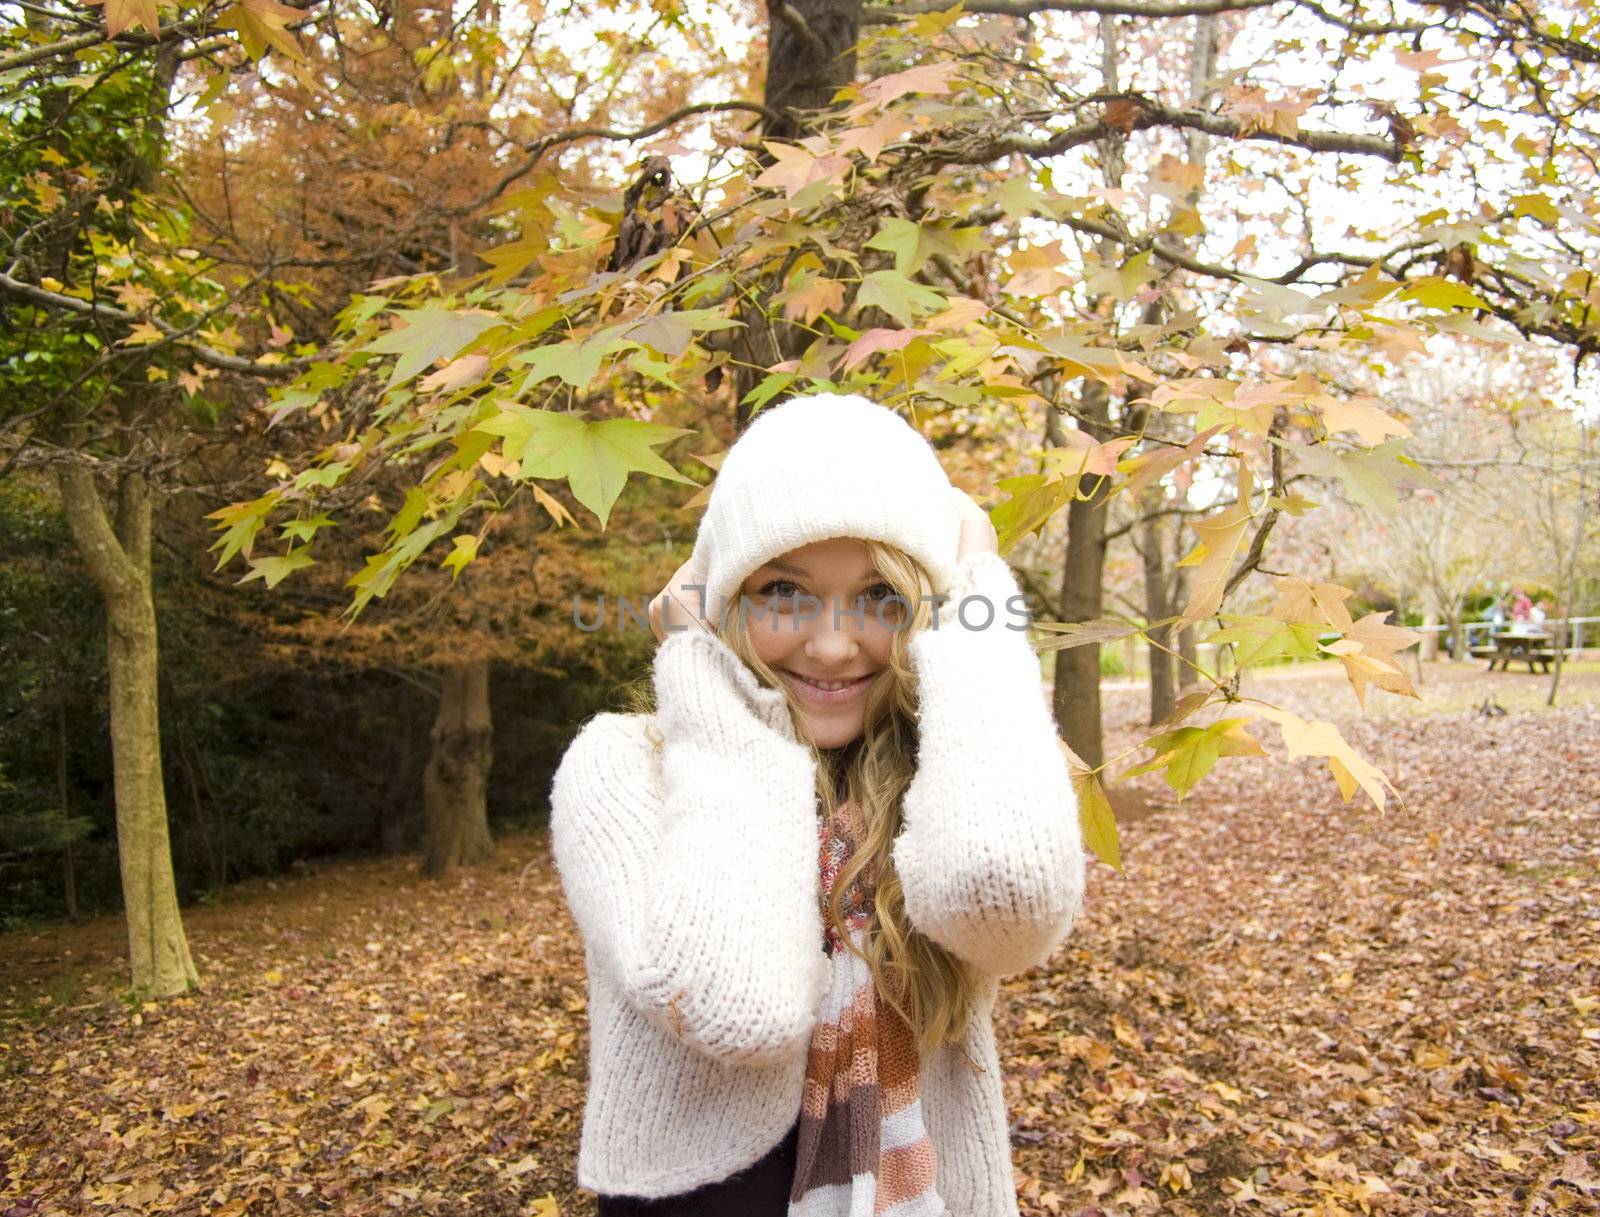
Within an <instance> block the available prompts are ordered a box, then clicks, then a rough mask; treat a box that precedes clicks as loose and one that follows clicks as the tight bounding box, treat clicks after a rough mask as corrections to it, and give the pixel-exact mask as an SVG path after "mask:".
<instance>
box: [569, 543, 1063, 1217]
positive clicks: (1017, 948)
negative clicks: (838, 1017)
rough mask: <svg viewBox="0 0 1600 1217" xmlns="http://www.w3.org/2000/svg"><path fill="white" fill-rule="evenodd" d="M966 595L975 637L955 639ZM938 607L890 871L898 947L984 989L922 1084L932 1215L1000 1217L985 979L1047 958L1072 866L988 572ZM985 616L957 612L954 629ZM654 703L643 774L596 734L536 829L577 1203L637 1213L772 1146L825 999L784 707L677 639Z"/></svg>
mask: <svg viewBox="0 0 1600 1217" xmlns="http://www.w3.org/2000/svg"><path fill="white" fill-rule="evenodd" d="M969 595H977V596H982V597H984V598H986V599H987V601H988V602H989V604H991V605H992V606H993V610H994V624H993V625H991V626H990V627H989V628H988V629H981V628H973V629H967V628H964V627H963V626H962V625H961V624H959V622H957V621H956V613H957V608H958V605H959V602H960V600H961V599H962V598H963V597H965V596H969ZM951 596H952V599H951V601H950V602H949V603H948V604H946V605H944V606H943V607H942V608H941V609H940V611H939V613H938V615H937V617H936V622H937V627H938V628H934V627H932V626H930V627H929V628H928V629H925V630H923V631H922V632H920V633H918V634H917V635H916V636H914V637H913V638H912V639H911V640H910V642H909V643H908V652H909V656H910V661H911V663H912V666H913V668H914V671H915V672H916V675H917V679H918V703H919V720H918V725H919V745H918V764H917V772H916V776H915V777H914V779H913V780H912V782H911V784H910V786H909V787H908V788H907V790H906V793H905V796H904V807H903V810H904V818H905V825H904V828H903V829H902V831H901V834H900V836H899V838H898V839H897V840H896V842H895V846H894V863H895V869H896V871H897V873H898V874H899V877H900V882H901V885H902V887H903V889H904V893H905V904H906V913H907V915H908V917H909V918H910V919H911V921H912V923H913V924H914V925H916V926H917V927H918V928H919V929H920V930H921V931H922V932H923V933H925V934H927V935H928V936H929V937H930V938H932V939H934V940H935V941H936V942H938V943H940V944H942V945H943V946H944V947H946V948H947V949H948V950H950V951H952V952H953V953H955V954H956V955H958V956H960V957H961V958H962V959H965V960H967V961H968V962H970V963H971V964H973V965H975V966H976V967H978V968H979V969H981V970H982V971H983V972H984V973H985V974H986V976H987V978H988V979H987V982H986V983H985V985H984V986H983V996H982V1000H981V1001H980V1002H979V1004H978V1007H977V1008H976V1009H975V1010H974V1011H973V1015H972V1018H971V1020H970V1022H969V1023H968V1026H967V1029H966V1034H965V1041H964V1045H961V1046H957V1045H950V1044H947V1045H944V1046H942V1047H941V1048H939V1049H938V1051H937V1052H936V1053H934V1054H933V1055H932V1056H931V1057H925V1058H924V1060H923V1062H922V1073H921V1079H920V1090H921V1101H922V1108H923V1117H924V1121H925V1123H926V1126H927V1129H928V1134H929V1137H930V1139H931V1140H932V1142H933V1145H934V1151H935V1155H936V1158H937V1172H938V1173H937V1184H936V1186H937V1189H938V1192H939V1194H940V1196H942V1197H943V1198H944V1200H945V1202H946V1204H947V1205H948V1206H949V1211H950V1213H951V1214H952V1217H1015V1215H1016V1213H1017V1203H1016V1196H1015V1192H1014V1188H1013V1184H1012V1168H1011V1147H1010V1140H1009V1137H1008V1135H1007V1127H1008V1121H1007V1118H1006V1111H1005V1101H1004V1098H1003V1095H1002V1091H1001V1084H1000V1063H999V1059H998V1057H997V1054H996V1051H995V1042H994V1027H993V1015H992V1011H993V1005H994V1000H995V995H996V992H997V988H998V984H997V978H998V977H1000V976H1004V975H1007V974H1010V973H1015V972H1020V971H1023V970H1025V969H1027V968H1030V967H1033V966H1035V965H1037V964H1041V963H1043V962H1044V961H1045V960H1046V959H1048V958H1049V956H1050V955H1051V953H1052V951H1053V950H1054V949H1055V947H1056V946H1057V945H1058V944H1059V943H1060V941H1061V940H1062V938H1063V937H1064V936H1065V935H1066V933H1067V931H1068V929H1069V928H1070V926H1071V924H1072V922H1073V920H1074V918H1075V917H1076V915H1077V912H1078V909H1079V906H1080V903H1081V900H1082V893H1083V884H1084V856H1083V851H1082V846H1081V842H1080V837H1079V830H1078V816H1077V804H1076V799H1075V797H1074V794H1073V790H1072V786H1071V782H1070V779H1069V775H1068V770H1067V763H1066V759H1065V757H1064V755H1063V753H1062V752H1061V750H1060V748H1059V746H1058V745H1057V742H1056V732H1055V727H1054V724H1053V722H1052V719H1051V716H1050V713H1049V710H1048V708H1047V706H1046V704H1045V700H1044V697H1043V690H1042V688H1041V684H1040V679H1039V667H1038V661H1037V658H1036V657H1035V655H1034V653H1033V650H1032V648H1031V647H1030V646H1029V645H1028V642H1027V634H1026V632H1025V631H1022V630H1015V629H1007V628H1005V626H1006V623H1008V622H1009V623H1011V624H1020V623H1021V621H1022V618H1021V617H1020V616H1019V615H1018V613H1019V612H1020V608H1021V605H1022V603H1023V602H1022V600H1021V599H1020V593H1019V591H1018V588H1017V584H1016V580H1015V578H1014V576H1013V575H1012V573H1011V570H1010V568H1009V567H1008V566H1007V565H1006V563H1005V561H1004V560H1003V559H1002V558H1000V557H999V556H998V555H995V554H987V553H982V554H976V555H970V556H968V557H967V558H966V559H965V560H964V561H963V562H962V563H961V565H960V567H959V569H958V575H957V579H956V583H955V585H954V586H953V587H952V588H951ZM1012 597H1019V598H1018V599H1016V600H1014V601H1013V600H1012V599H1011V598H1012ZM1008 604H1009V607H1008ZM987 616H988V609H987V607H986V606H984V605H983V604H981V603H978V602H972V603H971V604H969V605H968V611H967V614H966V619H967V620H968V621H969V622H971V623H972V625H973V626H974V627H977V626H979V625H981V623H982V622H983V621H984V619H985V618H986V617H987ZM654 682H655V689H656V698H657V705H658V713H657V716H656V720H657V725H658V727H659V729H660V731H661V734H662V735H663V736H664V738H665V743H664V745H663V747H662V748H661V750H660V751H659V752H658V751H656V750H655V749H654V748H653V747H652V745H651V743H650V741H649V740H648V739H647V738H646V737H645V734H644V725H645V722H646V720H645V718H644V716H641V715H631V714H616V713H603V714H600V715H597V716H596V717H595V718H593V719H591V720H590V721H589V722H588V723H587V724H586V725H585V726H584V728H583V730H582V731H581V732H580V733H579V735H578V737H577V738H576V739H575V740H574V741H573V742H572V745H571V746H570V747H569V748H568V750H567V753H566V755H565V756H564V757H563V758H562V761H561V765H560V767H559V769H558V770H557V772H556V775H555V779H554V782H553V784H552V789H551V824H550V827H551V842H552V852H553V855H554V858H555V862H556V865H557V868H558V870H559V872H560V875H561V882H562V886H563V889H564V891H565V894H566V898H567V901H568V904H569V906H570V907H571V910H572V913H573V916H574V918H575V920H576V921H577V924H578V927H579V929H580V931H581V932H582V935H583V939H584V944H585V952H586V964H587V968H588V976H589V1034H590V1064H589V1087H588V1099H587V1104H586V1108H585V1112H584V1118H583V1128H582V1135H581V1140H580V1145H579V1151H578V1182H579V1184H580V1185H581V1186H583V1187H586V1188H590V1189H592V1190H595V1191H599V1192H603V1193H607V1194H627V1195H635V1196H647V1197H660V1196H666V1195H672V1194H675V1193H679V1192H684V1191H689V1190H691V1189H693V1188H696V1187H699V1186H700V1185H702V1184H705V1183H709V1182H712V1181H714V1180H719V1179H724V1178H726V1177H727V1176H729V1175H731V1174H733V1173H734V1172H735V1171H738V1170H740V1169H742V1168H743V1167H746V1166H749V1165H750V1164H751V1163H753V1162H755V1161H757V1160H758V1159H759V1158H761V1157H762V1156H763V1155H764V1154H766V1153H767V1151H768V1150H770V1149H771V1148H772V1147H773V1146H774V1145H775V1144H776V1143H777V1142H778V1140H779V1139H780V1138H781V1137H782V1136H783V1135H784V1134H785V1133H786V1132H787V1131H788V1129H789V1128H790V1126H791V1125H792V1124H793V1123H794V1121H795V1119H796V1118H797V1117H798V1115H799V1110H800V1101H801V1087H802V1082H803V1079H804V1076H805V1068H806V1058H807V1054H808V1048H809V1037H810V1034H811V1030H812V1027H813V1025H814V1022H815V1016H816V1012H817V1010H818V1008H819V1006H820V1005H821V1002H822V999H823V996H824V994H825V991H826V987H827V984H828V981H829V976H830V967H829V963H830V961H829V959H828V956H827V954H826V952H825V951H824V950H823V945H822V944H823V927H822V919H821V912H820V910H819V908H818V899H817V896H818V890H819V886H820V876H819V872H818V857H817V823H816V821H817V797H816V789H815V769H814V763H813V760H812V756H811V752H810V750H809V749H808V748H807V746H806V745H804V744H803V743H801V742H799V741H798V740H797V739H796V736H795V733H794V727H793V723H792V721H791V720H790V717H789V711H788V708H787V705H786V703H785V700H784V694H783V693H782V691H781V690H777V689H763V688H762V687H761V686H760V685H759V684H758V683H757V681H756V679H755V676H754V674H753V673H752V672H751V671H750V669H749V668H748V667H747V666H746V665H745V664H743V663H742V662H740V661H739V659H738V658H737V656H735V655H734V653H733V652H732V651H731V650H730V649H729V648H728V646H727V645H726V644H725V643H723V642H722V641H721V640H720V639H718V638H717V637H716V636H715V635H713V634H711V633H709V632H707V631H704V630H701V629H699V628H698V627H695V628H692V629H690V630H684V631H681V632H678V633H674V634H672V635H669V637H668V638H667V640H666V641H665V642H663V643H662V644H661V646H660V648H659V649H658V651H657V653H656V660H655V674H654ZM963 1047H964V1050H965V1051H963ZM969 1057H970V1060H969V1059H968V1058H969Z"/></svg>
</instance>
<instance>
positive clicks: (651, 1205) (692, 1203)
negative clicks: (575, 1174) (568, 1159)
mask: <svg viewBox="0 0 1600 1217" xmlns="http://www.w3.org/2000/svg"><path fill="white" fill-rule="evenodd" d="M799 1148H800V1121H799V1119H796V1120H795V1122H794V1127H792V1128H791V1129H789V1132H788V1133H787V1135H785V1137H784V1138H783V1140H781V1141H779V1142H778V1143H777V1144H776V1145H774V1146H773V1147H772V1149H771V1151H770V1152H769V1153H768V1154H767V1155H766V1157H764V1158H762V1159H761V1160H760V1161H758V1162H753V1163H751V1164H750V1165H749V1166H747V1167H745V1168H744V1169H743V1170H742V1171H739V1172H738V1173H737V1174H734V1175H729V1176H728V1177H727V1178H726V1179H720V1180H718V1181H717V1182H715V1183H708V1184H706V1185H705V1186H704V1187H697V1188H695V1189H694V1191H692V1192H683V1193H682V1194H680V1195H677V1196H663V1197H661V1198H660V1199H658V1200H642V1199H640V1198H639V1197H637V1196H601V1197H600V1217H784V1214H785V1213H787V1212H788V1211H789V1189H790V1188H791V1187H793V1186H794V1171H795V1162H796V1159H797V1158H798V1156H799Z"/></svg>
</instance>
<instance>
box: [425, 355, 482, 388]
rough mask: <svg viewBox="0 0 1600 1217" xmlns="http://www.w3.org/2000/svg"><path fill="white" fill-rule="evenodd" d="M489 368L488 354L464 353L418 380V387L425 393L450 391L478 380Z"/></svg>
mask: <svg viewBox="0 0 1600 1217" xmlns="http://www.w3.org/2000/svg"><path fill="white" fill-rule="evenodd" d="M488 370H489V357H488V356H487V355H463V356H462V357H461V358H460V359H453V360H451V361H450V362H449V363H447V364H445V365H444V367H442V368H440V369H439V370H438V371H437V372H431V373H429V374H428V375H427V376H424V377H423V378H422V379H421V380H419V381H418V382H417V388H418V389H420V390H421V391H422V392H424V393H450V392H453V391H455V390H456V389H459V388H461V387H462V386H463V385H469V384H471V383H472V382H473V381H475V380H478V379H479V378H481V377H482V376H483V374H484V373H485V372H486V371H488Z"/></svg>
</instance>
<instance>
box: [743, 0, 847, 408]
mask: <svg viewBox="0 0 1600 1217" xmlns="http://www.w3.org/2000/svg"><path fill="white" fill-rule="evenodd" d="M861 8H862V0H768V4H767V75H766V84H765V88H764V91H763V94H762V104H764V105H765V106H766V107H767V109H768V110H770V111H771V117H767V118H763V119H762V129H761V133H762V136H763V137H764V138H766V139H776V140H796V139H799V138H800V137H801V136H803V135H804V134H806V132H807V131H809V130H810V129H811V128H812V127H814V126H815V125H816V122H817V119H818V118H819V117H821V116H822V115H823V114H824V113H826V112H827V111H828V110H830V109H837V108H838V107H839V105H840V104H842V103H836V102H834V100H833V95H834V94H835V93H837V92H838V91H839V87H840V86H841V85H847V84H852V83H854V81H855V75H856V56H855V44H856V40H857V38H859V37H860V33H861ZM756 159H757V163H758V164H763V165H765V164H770V163H771V162H772V161H773V159H774V158H773V156H772V154H771V153H769V152H767V151H765V150H764V149H763V150H762V151H761V152H760V153H759V155H758V156H757V158H756ZM789 266H790V263H789V262H785V263H784V264H783V266H782V267H781V269H780V270H779V271H778V272H777V273H774V274H771V275H764V276H763V277H762V278H761V279H760V280H759V281H758V282H757V283H756V284H754V290H753V291H751V292H749V293H745V292H741V293H740V298H739V303H738V311H737V314H736V319H737V320H738V321H740V322H742V323H743V324H742V326H741V327H740V328H739V329H738V330H736V331H734V333H733V334H731V335H730V337H729V342H730V349H731V351H732V353H733V355H734V357H735V358H734V360H733V385H734V396H735V401H736V406H735V428H736V430H737V431H740V432H742V431H743V430H744V429H745V427H747V426H748V425H749V424H750V421H751V419H752V417H753V411H754V410H755V409H756V406H755V404H754V403H751V402H747V401H745V398H746V397H747V396H748V395H749V393H750V391H751V390H752V389H754V388H755V387H756V386H757V385H759V384H760V383H761V381H762V380H763V379H764V378H765V377H766V375H767V369H768V368H770V367H772V366H773V365H774V364H777V363H781V362H783V361H784V360H788V359H796V358H798V357H799V356H801V355H802V354H804V353H805V350H806V348H807V347H808V346H810V345H811V343H812V342H813V341H814V340H815V338H816V335H815V334H814V333H812V331H811V330H810V329H809V328H808V327H806V326H803V325H799V324H797V323H795V322H792V321H788V320H785V319H784V318H783V317H781V316H778V317H772V316H771V312H772V309H771V308H770V306H769V305H768V300H769V298H770V297H771V296H772V295H774V294H776V293H777V292H779V291H782V290H783V288H784V286H785V284H784V275H785V274H787V273H788V270H789ZM848 270H849V268H846V267H838V268H835V269H833V270H830V271H829V273H830V274H839V273H843V272H847V271H848ZM854 273H859V271H856V272H854ZM783 396H787V393H784V394H780V395H779V399H781V398H782V397H783Z"/></svg>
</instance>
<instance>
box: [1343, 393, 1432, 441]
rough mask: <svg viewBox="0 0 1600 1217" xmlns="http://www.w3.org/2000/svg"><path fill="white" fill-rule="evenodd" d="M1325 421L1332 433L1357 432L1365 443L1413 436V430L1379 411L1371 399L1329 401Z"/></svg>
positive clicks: (1358, 398) (1354, 398)
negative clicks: (1394, 437) (1392, 437)
mask: <svg viewBox="0 0 1600 1217" xmlns="http://www.w3.org/2000/svg"><path fill="white" fill-rule="evenodd" d="M1322 421H1323V424H1324V425H1325V426H1326V427H1327V428H1328V430H1329V431H1354V432H1355V433H1356V436H1357V437H1358V438H1359V439H1360V440H1361V442H1362V443H1363V444H1373V445H1376V444H1381V443H1382V442H1383V441H1384V440H1385V439H1388V438H1390V437H1391V436H1405V435H1410V434H1411V428H1410V427H1408V426H1406V425H1405V423H1403V422H1401V421H1400V420H1399V419H1398V418H1395V417H1394V416H1393V415H1392V414H1388V413H1385V412H1384V411H1382V410H1380V409H1378V407H1377V405H1376V404H1375V402H1374V399H1373V398H1371V397H1352V398H1351V399H1350V400H1348V401H1338V400H1334V401H1330V402H1327V403H1326V404H1324V405H1323V407H1322Z"/></svg>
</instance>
